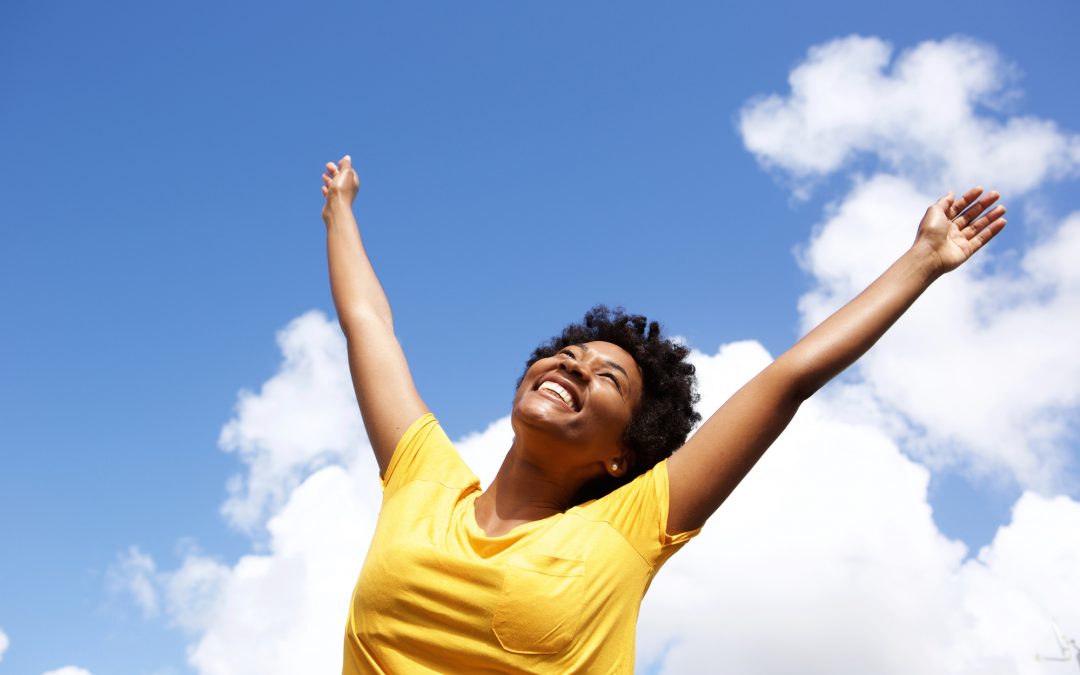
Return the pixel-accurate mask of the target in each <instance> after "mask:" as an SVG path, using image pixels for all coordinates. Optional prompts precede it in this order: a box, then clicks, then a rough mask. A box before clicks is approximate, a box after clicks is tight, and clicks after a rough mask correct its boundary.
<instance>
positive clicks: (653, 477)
mask: <svg viewBox="0 0 1080 675" xmlns="http://www.w3.org/2000/svg"><path fill="white" fill-rule="evenodd" d="M668 494H669V492H668V473H667V460H666V459H664V460H661V461H660V462H658V463H657V464H656V465H655V466H654V467H653V468H651V469H649V470H648V471H646V472H645V473H643V474H641V475H639V476H637V477H635V478H634V479H633V480H632V481H630V482H629V483H627V484H626V485H623V486H622V487H619V488H617V489H615V490H613V491H612V492H610V493H608V494H607V495H605V496H603V497H601V498H599V499H595V500H593V501H591V502H587V503H585V504H583V505H581V506H580V507H578V508H579V510H580V514H581V516H582V517H584V518H587V519H589V520H595V521H602V522H606V523H608V524H609V525H610V526H611V527H613V528H615V529H616V530H618V531H619V533H620V534H622V536H623V537H624V538H625V539H626V540H627V542H629V543H630V545H631V546H633V547H634V548H635V549H636V550H637V551H638V553H639V554H640V555H641V556H642V557H643V558H645V559H646V560H649V561H650V562H651V563H652V564H654V565H655V566H659V564H661V563H662V562H663V561H664V560H666V559H667V557H668V556H670V555H671V554H672V553H674V552H675V551H676V550H678V549H679V548H681V547H682V545H683V544H685V543H686V542H687V541H689V540H690V539H691V538H693V537H694V536H695V535H697V534H698V532H700V531H701V530H700V528H698V529H696V530H691V531H689V532H678V533H675V534H669V533H668V532H667V520H668V505H669V497H668Z"/></svg>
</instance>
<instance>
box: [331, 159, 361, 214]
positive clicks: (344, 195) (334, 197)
mask: <svg viewBox="0 0 1080 675" xmlns="http://www.w3.org/2000/svg"><path fill="white" fill-rule="evenodd" d="M322 179H323V186H322V193H323V196H324V197H326V206H324V207H323V220H325V219H326V218H327V216H328V215H329V211H330V209H331V208H332V207H333V206H335V205H344V206H345V207H346V208H352V203H353V200H354V199H356V193H357V191H358V190H359V189H360V177H359V176H357V175H356V171H355V170H353V168H352V157H349V156H348V155H345V156H344V157H342V158H341V161H340V162H339V163H337V164H334V163H333V162H327V163H326V173H324V174H323V175H322Z"/></svg>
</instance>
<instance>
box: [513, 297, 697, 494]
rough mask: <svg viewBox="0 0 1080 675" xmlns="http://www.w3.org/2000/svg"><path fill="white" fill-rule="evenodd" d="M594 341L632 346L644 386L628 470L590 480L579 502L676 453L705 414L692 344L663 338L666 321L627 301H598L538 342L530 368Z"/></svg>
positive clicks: (630, 431) (630, 434)
mask: <svg viewBox="0 0 1080 675" xmlns="http://www.w3.org/2000/svg"><path fill="white" fill-rule="evenodd" d="M646 326H647V327H648V333H646V331H645V329H646ZM594 341H602V342H610V343H612V344H615V345H618V346H619V347H622V348H623V349H624V350H626V352H627V353H628V354H630V356H632V357H633V358H634V361H635V362H637V364H638V367H640V368H641V374H642V385H643V386H642V394H641V403H640V404H639V405H638V407H637V409H636V410H635V411H634V413H633V416H632V417H631V419H630V423H629V424H628V425H627V426H626V431H625V432H624V434H623V441H624V442H625V443H626V446H627V448H628V449H629V450H630V466H629V468H628V470H627V471H626V473H625V474H624V475H623V476H621V477H618V478H616V477H614V476H603V477H601V478H600V479H597V480H595V481H592V482H590V483H589V484H587V485H585V487H584V488H583V489H582V491H581V492H580V493H579V494H578V495H577V497H576V498H575V500H574V501H575V502H576V503H581V502H584V501H587V500H589V499H595V498H598V497H602V496H603V495H605V494H607V493H609V492H611V491H612V490H614V489H615V488H617V487H619V486H620V485H624V484H626V483H628V482H630V481H631V480H633V479H634V478H635V477H637V476H639V475H641V474H643V473H645V472H646V471H648V470H649V469H651V468H653V467H654V466H656V464H657V463H658V462H660V461H661V460H663V459H665V458H667V457H670V456H671V454H672V453H673V452H675V450H677V449H678V448H679V447H680V446H682V444H683V443H685V442H686V437H687V436H688V435H689V434H690V430H691V429H693V428H694V425H695V424H697V423H698V422H699V421H701V415H699V414H698V413H697V411H695V410H694V404H695V403H697V401H698V399H699V398H700V397H699V396H698V394H697V392H696V387H697V378H696V377H695V376H694V366H693V364H691V363H688V362H687V361H686V360H685V359H686V357H687V356H688V355H689V354H690V349H689V348H688V347H686V346H684V345H681V344H678V343H676V342H674V341H672V340H670V339H665V338H661V337H660V324H659V323H657V322H656V321H653V322H651V323H649V321H648V320H647V319H646V318H645V317H644V316H642V315H640V314H627V313H626V311H625V310H624V309H623V308H622V307H616V308H615V309H609V308H608V307H607V306H606V305H596V306H595V307H593V308H592V309H590V310H589V311H588V312H586V313H585V319H584V321H583V322H582V323H572V324H570V325H569V326H567V327H566V328H564V329H563V331H562V334H561V335H558V336H556V337H553V338H551V339H550V340H548V341H547V342H544V343H542V344H541V345H540V346H539V347H537V348H536V350H535V351H533V353H532V356H530V357H529V360H528V361H527V362H526V363H525V369H526V371H527V370H528V369H529V367H530V366H532V364H534V363H536V362H537V361H539V360H540V359H544V358H548V357H550V356H554V355H555V354H558V353H559V352H560V351H562V350H563V349H565V348H566V347H568V346H570V345H577V344H581V343H584V342H594ZM524 379H525V375H524V373H523V374H522V376H521V377H520V378H518V381H517V386H518V387H520V386H521V382H522V380H524Z"/></svg>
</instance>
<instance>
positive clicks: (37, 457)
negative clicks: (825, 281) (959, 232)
mask: <svg viewBox="0 0 1080 675" xmlns="http://www.w3.org/2000/svg"><path fill="white" fill-rule="evenodd" d="M1078 14H1080V11H1078V10H1077V7H1076V5H1075V3H1065V2H1061V3H1048V4H1041V5H1038V6H1034V7H1031V6H1029V7H1021V5H1020V4H1019V3H1011V4H995V3H990V4H986V3H959V4H955V5H951V6H948V7H946V8H944V9H943V8H942V7H941V6H940V5H938V4H937V3H925V2H914V3H906V4H905V5H904V6H903V7H889V9H888V11H887V12H886V10H885V8H884V6H881V5H878V4H874V3H840V4H834V5H829V6H827V7H822V6H818V5H815V4H812V3H790V4H787V5H771V6H765V5H760V6H757V5H755V6H751V5H749V4H746V5H743V6H739V7H724V6H721V5H719V4H714V3H680V4H678V5H675V6H666V7H664V6H659V5H656V4H655V3H618V4H614V3H609V4H590V5H588V6H582V5H580V4H576V5H572V4H561V5H560V4H551V3H545V4H542V3H494V2H482V3H468V4H466V5H463V4H462V3H456V4H454V5H447V4H443V3H407V4H405V3H399V4H395V5H393V6H377V5H375V4H356V3H341V2H331V3H324V4H320V5H318V6H315V5H302V4H299V3H291V4H290V3H259V4H256V3H235V4H228V5H222V4H220V3H214V4H210V3H181V4H176V3H174V4H157V3H135V2H127V3H121V2H115V3H109V4H108V5H97V6H93V5H89V4H85V3H65V2H59V3H50V4H47V5H46V4H42V3H16V4H10V3H9V4H8V5H7V6H5V8H4V9H3V10H0V54H2V58H0V84H2V90H3V96H2V97H0V123H2V125H3V128H4V129H5V130H6V133H5V134H4V138H3V142H2V156H3V160H2V161H0V184H2V185H3V186H4V189H3V194H4V197H5V198H4V199H3V207H2V212H0V213H2V219H0V227H2V228H3V245H2V246H0V284H2V287H3V288H4V293H3V294H2V296H0V297H2V303H3V306H2V307H3V317H4V324H5V326H6V330H4V331H3V334H2V337H0V340H2V343H0V344H2V345H3V351H4V353H5V354H6V355H7V358H5V359H3V363H2V365H0V409H2V410H3V411H4V413H3V424H2V425H0V450H2V457H3V459H2V463H3V464H2V466H3V469H2V470H0V513H2V514H3V517H2V519H0V523H2V525H0V539H2V541H3V542H4V544H3V548H4V554H3V555H2V556H0V630H2V631H3V632H4V633H5V634H6V635H7V636H8V638H9V639H10V643H11V645H10V647H9V648H8V649H7V650H6V651H4V650H3V649H0V658H2V660H0V673H41V672H44V671H47V670H50V669H54V668H59V667H61V666H64V665H68V664H74V665H78V666H80V667H82V668H86V669H88V670H90V671H91V672H93V673H94V674H95V675H101V674H103V673H147V674H148V673H163V672H173V673H187V672H198V671H197V670H196V669H194V668H193V667H192V666H189V665H188V664H187V663H186V659H185V649H186V647H187V646H188V645H190V644H193V643H194V642H195V641H197V639H198V637H199V635H200V634H201V633H200V629H198V628H195V629H190V628H189V629H188V631H187V632H185V630H184V629H183V628H178V627H177V625H176V623H177V622H176V620H175V618H173V619H170V618H169V617H168V615H167V612H162V613H160V614H159V615H156V616H150V617H144V615H143V613H142V612H141V611H140V609H139V607H137V606H136V604H135V603H133V602H132V601H131V599H130V598H129V597H127V596H126V595H125V594H124V593H120V592H117V591H116V590H115V588H113V587H115V586H116V585H117V584H116V582H115V579H114V577H115V576H116V569H117V564H118V563H117V561H118V560H119V559H120V557H121V556H123V555H124V552H125V551H128V550H129V548H130V547H131V546H138V547H139V550H141V551H143V552H145V553H147V554H149V555H151V556H153V558H154V559H155V560H156V561H157V565H158V567H159V568H160V569H162V570H164V569H173V568H176V567H177V566H178V565H180V564H181V561H182V559H183V558H184V556H185V555H186V554H187V552H189V551H191V550H193V549H196V550H198V551H202V552H205V553H206V554H207V555H209V556H211V557H213V558H214V559H215V560H218V561H221V563H222V564H224V565H231V564H233V563H234V562H235V561H236V560H237V559H238V558H239V557H240V556H241V555H244V554H246V553H249V552H251V551H253V550H256V551H257V550H260V549H259V547H260V546H261V545H263V543H265V542H262V543H260V542H261V540H259V539H258V537H256V538H255V539H254V540H253V539H252V538H251V537H250V536H249V535H248V534H247V533H245V532H242V531H240V530H238V529H237V528H236V527H233V526H230V524H229V523H228V522H227V520H226V519H225V518H223V516H222V515H221V513H220V508H221V505H222V503H223V502H224V501H225V500H226V497H227V492H226V482H227V481H228V479H229V477H230V476H233V475H236V474H243V473H244V472H245V471H246V470H247V467H246V465H245V464H244V463H243V462H242V461H241V460H240V459H239V458H238V457H237V455H236V454H235V453H226V452H222V450H221V449H220V448H219V442H218V439H219V434H220V433H221V430H222V427H223V426H224V425H225V424H226V423H227V422H228V421H229V420H230V419H231V418H233V416H234V414H235V405H236V403H237V395H238V391H239V390H241V389H248V390H257V389H258V388H259V387H260V385H261V384H262V383H263V382H265V381H267V380H268V379H269V378H271V377H272V376H273V375H274V374H275V373H276V372H277V371H278V370H279V366H280V363H281V352H280V350H279V348H278V345H277V344H275V334H276V333H277V332H278V331H280V330H281V329H283V328H284V327H285V326H286V325H287V324H289V322H290V321H292V320H293V319H294V318H296V317H298V316H300V315H302V314H303V313H304V312H306V311H308V310H311V309H317V310H321V311H322V312H324V313H325V314H326V315H328V316H332V315H333V307H332V304H331V299H330V293H329V287H328V282H327V273H326V264H325V238H324V234H323V226H322V224H321V222H320V219H319V210H320V202H321V195H320V193H319V186H320V180H319V175H320V173H321V166H322V163H323V162H325V161H326V160H328V159H335V158H337V157H338V156H340V155H341V154H342V153H344V152H349V153H351V155H352V157H353V158H354V160H355V163H356V165H357V167H358V170H359V174H360V178H361V189H360V196H359V198H358V201H357V205H356V210H357V214H358V219H359V221H360V226H361V229H362V232H363V234H364V238H365V242H366V245H367V247H368V250H369V253H370V255H371V257H372V260H373V263H374V264H375V267H376V270H377V272H378V273H379V275H380V278H381V280H382V282H383V285H384V287H385V288H386V291H387V294H388V296H389V298H390V300H391V303H392V305H393V307H394V309H395V319H396V327H397V330H398V333H399V336H400V338H401V340H402V343H403V345H404V347H405V350H406V353H407V355H408V357H409V360H410V364H411V366H412V369H413V374H414V377H415V379H416V381H417V385H418V387H419V389H420V391H421V393H422V395H423V396H424V398H425V400H426V401H427V403H428V405H429V406H430V407H431V408H432V409H433V410H435V411H436V412H437V413H438V415H439V416H440V418H441V420H442V421H443V424H444V425H445V426H446V428H447V430H448V431H449V433H450V435H451V437H453V438H459V437H461V436H464V435H465V434H467V433H470V432H474V431H479V430H482V429H484V428H485V427H486V426H487V425H488V424H489V423H491V422H492V421H494V420H496V419H497V418H499V417H501V416H502V415H504V414H506V413H507V412H508V403H509V400H510V398H511V396H512V392H513V383H514V382H515V380H516V378H517V376H518V375H519V373H520V370H521V367H522V364H523V362H524V359H525V358H526V357H527V355H528V353H529V352H530V351H531V350H532V348H533V347H534V346H535V345H536V344H537V343H538V342H539V341H540V340H542V339H544V338H546V337H548V336H549V335H551V334H552V333H554V332H557V331H558V330H559V329H560V328H561V326H562V325H563V324H565V323H566V322H568V321H571V320H575V319H577V318H579V317H580V316H581V314H582V313H583V312H584V311H585V310H586V309H587V308H588V307H590V306H591V305H592V304H594V303H597V302H606V303H609V304H620V305H624V306H625V307H627V308H628V309H630V310H632V311H635V312H640V313H644V314H647V315H649V316H650V317H656V318H658V319H660V320H661V321H662V322H663V323H664V325H665V326H666V328H667V329H668V330H669V331H671V332H672V333H675V334H678V335H681V336H684V337H685V338H686V340H687V341H688V342H689V343H690V344H691V345H692V346H694V347H695V348H697V349H698V350H701V351H702V352H703V353H705V354H709V355H711V354H714V353H715V352H716V350H717V348H718V347H719V346H720V345H723V344H727V343H732V342H735V341H740V340H756V341H757V342H759V343H760V344H761V345H762V346H763V347H764V348H765V349H766V350H767V351H768V352H769V353H771V354H772V355H774V356H775V355H777V354H779V353H780V352H782V351H783V350H784V349H785V348H786V347H787V346H789V345H790V344H791V343H792V342H793V341H794V340H795V339H797V337H798V336H799V334H800V330H801V328H800V325H801V324H800V322H801V321H802V320H803V319H804V317H801V316H800V314H799V299H800V297H802V296H803V295H804V294H806V293H808V292H809V291H810V290H811V289H812V288H813V287H814V286H815V283H816V281H815V279H814V278H813V276H812V274H810V273H808V272H807V271H806V270H805V269H802V268H800V266H799V265H798V264H797V262H796V255H794V252H795V251H798V250H803V249H805V247H806V246H807V242H808V238H809V237H811V232H812V228H813V227H814V226H816V225H818V226H819V225H821V224H822V223H823V222H825V221H826V220H828V217H829V216H828V215H827V214H829V213H830V211H829V210H828V208H827V205H828V204H834V205H835V204H838V203H840V202H842V201H843V200H844V198H845V195H846V194H848V191H849V190H850V189H851V185H852V175H853V174H854V173H856V172H863V173H864V174H866V175H869V174H872V173H873V172H875V171H877V170H879V168H880V167H881V166H884V165H885V164H887V162H886V161H884V160H882V159H881V157H880V156H879V155H875V154H874V152H867V153H863V154H861V155H859V156H858V157H855V158H854V159H853V160H852V161H851V162H850V163H848V164H846V165H845V166H844V168H843V169H838V170H836V171H829V172H822V173H821V175H819V176H816V177H815V179H814V180H813V181H812V183H813V185H812V188H811V189H810V190H809V192H808V194H807V195H806V196H805V198H800V197H798V196H795V194H794V192H793V190H792V184H793V183H795V182H798V179H797V178H793V174H792V172H791V171H789V170H787V169H786V168H785V165H784V159H783V157H779V156H772V158H771V160H770V161H771V164H769V161H765V160H762V156H761V155H758V156H755V154H754V153H752V152H749V151H748V150H747V148H746V146H745V142H744V137H743V135H742V133H741V130H740V111H742V110H743V109H744V107H745V106H747V105H748V104H749V103H750V102H752V101H754V100H758V99H759V97H761V96H764V95H769V94H779V95H786V93H787V92H788V90H789V89H788V81H787V77H788V74H789V73H790V71H791V70H792V69H793V68H794V67H795V66H796V65H797V64H799V63H800V62H802V61H803V60H804V59H805V58H806V55H807V51H808V49H810V48H811V47H812V46H814V45H819V44H823V43H827V42H829V41H831V40H834V39H837V38H843V37H845V36H849V35H853V34H858V35H866V36H877V37H879V38H881V39H883V40H885V41H887V42H889V43H891V44H892V45H893V46H895V47H896V48H897V50H904V49H910V48H913V47H915V46H916V45H918V44H920V43H923V42H925V41H934V40H942V39H944V38H948V37H949V36H953V35H956V34H961V35H966V36H969V37H971V38H974V39H975V40H977V41H980V42H981V43H983V44H988V45H993V49H996V52H997V53H998V54H999V55H1000V56H1001V58H1002V59H1003V61H1004V62H1007V63H1010V64H1013V66H1014V67H1015V73H1014V74H1013V79H1012V81H1011V82H1012V84H1011V85H1010V87H1011V89H1012V90H1015V91H1022V96H1019V97H1013V98H1012V99H1010V100H1009V101H1007V102H1006V104H1004V105H1005V107H1004V108H1000V109H995V108H993V107H992V106H991V108H989V109H988V110H987V111H986V115H988V116H989V117H988V118H989V119H999V120H1000V119H1005V118H1007V117H1009V116H1011V115H1019V116H1025V115H1027V116H1037V117H1039V118H1042V119H1046V120H1052V121H1053V122H1055V123H1056V124H1057V125H1058V127H1060V128H1061V129H1062V130H1064V131H1065V132H1075V131H1076V130H1078V129H1080V119H1078V116H1077V113H1076V111H1077V110H1078V109H1080V105H1078V104H1080V94H1078V93H1077V92H1076V90H1075V87H1072V86H1063V85H1068V84H1069V83H1070V82H1071V80H1070V79H1068V78H1070V77H1072V70H1073V66H1074V64H1075V63H1076V62H1077V57H1078V51H1077V47H1076V45H1075V30H1074V27H1075V25H1076V24H1077V19H1078V18H1080V16H1078ZM1063 78H1064V79H1063ZM1074 168H1075V167H1074ZM1065 173H1066V174H1068V171H1066V172H1065ZM1070 175H1071V176H1075V170H1073V173H1072V174H1070ZM988 179H992V176H991V177H988ZM949 188H952V189H959V188H958V186H954V185H942V186H940V189H938V190H937V191H938V192H944V190H945V189H949ZM1075 188H1076V180H1075V178H1070V177H1068V176H1065V177H1063V178H1060V179H1057V180H1046V181H1042V182H1039V184H1038V185H1037V186H1036V187H1034V188H1032V189H1030V190H1026V191H1025V194H1024V197H1023V198H1021V199H1017V200H1013V201H1009V196H1008V195H1006V196H1005V200H1006V203H1007V204H1009V206H1010V212H1011V213H1012V217H1011V218H1010V225H1009V227H1008V228H1007V229H1006V231H1005V232H1004V233H1003V234H1002V235H1001V236H1000V237H999V238H998V239H996V240H995V241H994V243H993V245H994V246H995V247H996V249H1000V251H1001V252H1003V253H1004V252H1006V251H1014V252H1015V255H1014V258H1015V257H1016V256H1019V255H1021V254H1022V252H1023V251H1024V250H1026V248H1027V247H1028V246H1029V245H1030V244H1031V242H1032V241H1035V239H1037V236H1038V235H1040V234H1041V233H1044V232H1046V231H1047V230H1048V228H1052V226H1053V223H1056V222H1057V221H1059V220H1061V219H1062V218H1064V217H1065V216H1066V215H1067V214H1068V213H1069V212H1070V211H1071V210H1074V209H1076V208H1078V205H1080V203H1078V200H1077V199H1076V198H1075V194H1076V191H1075ZM1014 206H1015V208H1013V207H1014ZM920 215H921V212H919V211H915V212H912V213H911V214H910V220H911V232H914V226H915V224H916V223H917V220H918V217H919V216H920ZM1002 259H1003V260H1004V262H1003V263H1002V264H1003V265H1005V267H1006V268H1007V266H1008V262H1009V260H1010V258H1009V257H1008V256H1007V255H1003V256H1002ZM1003 274H1004V273H1003ZM1068 400H1069V399H1066V407H1068V405H1071V404H1068ZM706 412H707V411H706ZM1072 419H1074V420H1075V418H1072ZM1062 438H1064V439H1065V441H1066V446H1065V447H1066V448H1067V450H1066V452H1067V453H1071V455H1072V457H1073V458H1074V459H1075V457H1076V456H1077V455H1078V454H1080V446H1078V445H1077V444H1076V443H1075V441H1076V437H1075V435H1069V434H1065V435H1064V436H1062ZM902 449H905V450H907V448H902ZM913 452H914V451H913ZM960 454H961V455H962V454H963V453H962V452H960ZM922 461H924V462H925V463H927V465H928V466H931V469H932V471H931V476H932V477H931V481H930V494H929V499H930V504H931V506H932V507H933V509H934V522H935V523H936V525H937V527H938V528H940V530H941V532H942V533H943V534H944V535H946V536H948V537H950V538H953V539H956V540H959V541H962V542H964V543H965V544H966V545H967V546H968V548H969V551H970V552H974V551H975V550H977V549H978V548H979V547H981V546H984V545H987V544H989V543H990V542H991V540H992V539H993V537H994V534H995V532H996V531H997V528H998V527H999V526H1001V525H1004V524H1006V523H1007V522H1009V518H1010V510H1011V509H1012V507H1013V504H1014V503H1015V502H1016V500H1017V498H1018V496H1019V495H1020V494H1021V492H1022V491H1023V490H1024V489H1026V488H1028V487H1032V486H1031V485H1025V484H1023V480H1019V479H1016V478H1015V476H1013V475H1011V474H1009V472H1008V471H1004V473H998V474H993V475H989V474H987V475H979V474H978V471H974V472H973V471H971V470H965V466H964V464H963V462H959V463H949V462H943V463H942V464H941V465H940V466H933V463H932V462H931V461H930V460H927V459H926V458H925V457H922ZM967 468H968V469H970V467H967ZM1042 494H1047V495H1053V494H1066V495H1070V496H1071V497H1072V498H1073V499H1075V498H1076V497H1077V496H1078V493H1077V492H1075V491H1072V490H1071V489H1070V488H1068V487H1065V488H1061V487H1059V488H1057V492H1054V490H1049V491H1047V489H1043V490H1042ZM359 563H360V560H357V563H356V564H357V569H358V566H359ZM111 579H112V581H111Z"/></svg>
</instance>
